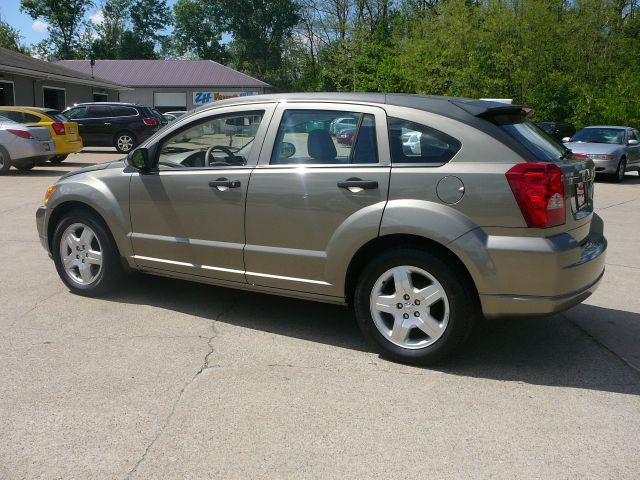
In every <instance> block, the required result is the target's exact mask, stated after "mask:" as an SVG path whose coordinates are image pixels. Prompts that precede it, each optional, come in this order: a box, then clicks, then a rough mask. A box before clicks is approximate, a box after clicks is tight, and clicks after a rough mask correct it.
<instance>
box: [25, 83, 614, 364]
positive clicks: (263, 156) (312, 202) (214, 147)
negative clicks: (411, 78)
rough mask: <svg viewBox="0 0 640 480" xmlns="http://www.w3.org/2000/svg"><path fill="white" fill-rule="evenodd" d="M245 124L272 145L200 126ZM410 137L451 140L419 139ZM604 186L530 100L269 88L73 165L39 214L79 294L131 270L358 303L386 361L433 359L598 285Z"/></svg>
mask: <svg viewBox="0 0 640 480" xmlns="http://www.w3.org/2000/svg"><path fill="white" fill-rule="evenodd" d="M345 117H352V118H356V119H357V123H356V125H357V126H358V127H357V129H356V131H355V134H354V136H355V141H354V146H353V147H352V148H350V149H348V150H343V151H339V150H338V149H337V148H336V146H335V143H334V139H333V138H332V136H331V133H330V129H329V126H330V124H331V121H333V120H335V119H337V118H345ZM229 124H231V125H237V124H242V125H247V124H249V125H252V126H255V128H253V129H252V130H253V131H254V132H255V133H254V136H253V137H250V136H244V135H243V136H239V135H236V136H234V137H232V138H230V137H227V136H225V135H224V134H223V133H215V134H211V135H205V136H197V135H192V134H191V133H190V132H191V131H193V130H198V129H202V128H203V125H206V126H207V130H208V131H211V132H221V131H223V130H224V126H225V125H229ZM301 124H306V125H310V124H314V125H324V126H325V128H324V129H322V128H317V129H314V130H311V131H308V132H300V131H299V129H298V127H297V126H299V125H301ZM409 131H413V132H421V134H422V137H424V138H431V139H437V142H432V141H431V140H430V141H429V142H426V141H425V142H424V143H421V145H420V146H421V148H420V152H419V153H414V152H412V151H410V149H409V150H406V149H405V148H404V147H403V135H404V133H406V132H409ZM185 137H186V138H191V137H196V138H195V140H193V141H184V140H183V139H184V138H185ZM392 167H393V168H392ZM249 178H250V179H251V181H249ZM593 179H594V170H593V162H592V161H591V160H590V159H588V158H586V157H575V158H574V157H573V156H572V155H571V154H570V152H569V151H568V150H567V149H565V148H563V146H562V145H561V144H559V143H556V142H552V141H550V140H549V139H548V137H547V136H546V135H544V134H543V133H542V132H541V131H540V130H539V129H538V128H537V127H535V126H534V125H533V124H531V123H529V122H528V121H527V117H526V110H524V109H523V108H522V107H520V106H516V105H505V104H502V103H497V102H485V101H479V100H468V99H456V98H445V97H421V96H407V95H391V94H387V95H382V94H364V95H363V94H335V93H332V94H288V95H283V94H278V95H263V96H252V97H250V98H246V97H244V98H241V99H234V100H226V101H220V102H216V103H215V104H213V105H207V106H205V107H201V108H199V109H198V111H197V112H195V113H193V114H191V115H189V116H186V117H184V118H182V119H179V120H178V121H176V122H174V123H173V124H171V125H169V126H168V127H167V128H165V129H163V130H161V131H160V132H158V133H157V134H156V135H154V136H153V137H151V138H150V139H149V140H147V141H146V142H145V143H144V144H142V145H141V146H140V147H138V148H137V149H136V150H134V151H133V152H131V153H130V154H129V155H128V156H127V158H125V159H122V160H119V161H116V162H112V163H109V164H102V165H95V166H91V167H88V168H85V169H80V170H77V171H74V172H71V173H68V174H67V175H65V176H64V177H62V178H61V179H60V180H58V181H57V182H56V183H55V184H54V185H52V186H51V187H50V188H49V189H48V190H47V192H46V195H45V199H44V205H43V206H42V207H40V208H39V209H38V211H37V214H36V221H37V226H38V232H39V235H40V239H41V242H42V245H43V246H44V248H46V249H47V251H49V252H50V254H51V256H52V258H53V260H54V262H55V266H56V269H57V271H58V273H59V275H60V278H61V279H62V281H63V282H64V283H65V284H66V286H67V287H68V288H69V289H70V290H71V291H72V292H75V293H77V294H80V295H87V296H94V295H100V294H103V293H105V292H106V291H108V290H110V289H112V288H114V287H116V286H118V285H120V284H121V275H122V274H123V269H124V268H125V267H126V268H127V269H132V270H138V271H142V272H147V273H151V274H157V275H163V276H169V277H175V278H181V279H187V280H193V281H196V282H206V283H210V284H215V285H223V286H227V287H233V288H242V289H246V290H254V291H260V292H267V293H273V294H278V295H285V296H292V297H298V298H304V299H309V300H317V301H323V302H332V303H337V304H349V305H352V306H353V307H354V309H355V315H356V318H357V320H358V323H359V325H360V327H361V329H362V331H363V332H364V335H365V336H366V337H367V338H368V339H369V340H370V341H371V342H372V344H373V345H374V346H375V347H376V348H377V349H378V350H379V351H380V352H382V353H383V354H384V355H385V356H387V357H389V358H391V359H394V360H399V361H403V362H408V363H415V364H425V363H429V362H433V361H436V360H438V359H441V358H443V357H445V356H446V355H448V354H449V353H451V352H453V351H454V350H456V349H457V348H459V347H460V346H461V345H462V343H463V342H464V340H465V339H466V338H467V336H468V335H469V333H470V332H471V329H472V328H473V325H474V323H475V322H476V321H477V320H478V319H479V318H480V317H481V315H484V316H485V317H488V318H493V317H502V316H519V315H541V314H548V313H551V312H557V311H561V310H564V309H567V308H569V307H571V306H572V305H575V304H578V303H580V302H582V301H583V300H584V299H585V298H587V297H588V296H589V295H590V294H591V293H592V292H593V291H594V290H595V289H596V287H597V285H598V283H599V282H600V279H601V278H602V276H603V274H604V265H605V263H604V261H605V250H606V246H607V242H606V240H605V237H604V235H603V222H602V220H601V219H600V218H599V217H598V216H597V215H596V214H595V213H594V212H593V191H594V189H593ZM523 272H524V273H526V274H523Z"/></svg>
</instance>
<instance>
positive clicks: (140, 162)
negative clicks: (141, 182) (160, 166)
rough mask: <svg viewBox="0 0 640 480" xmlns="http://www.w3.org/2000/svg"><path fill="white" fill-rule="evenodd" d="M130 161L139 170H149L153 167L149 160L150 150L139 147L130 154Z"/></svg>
mask: <svg viewBox="0 0 640 480" xmlns="http://www.w3.org/2000/svg"><path fill="white" fill-rule="evenodd" d="M129 163H131V165H133V166H134V167H135V168H137V169H138V170H149V169H150V168H151V164H150V160H149V150H147V149H146V148H144V147H138V148H136V149H135V150H134V151H132V152H131V153H130V154H129Z"/></svg>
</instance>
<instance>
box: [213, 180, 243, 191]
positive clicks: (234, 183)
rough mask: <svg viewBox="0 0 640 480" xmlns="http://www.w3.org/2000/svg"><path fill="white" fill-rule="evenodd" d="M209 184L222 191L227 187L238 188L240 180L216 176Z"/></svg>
mask: <svg viewBox="0 0 640 480" xmlns="http://www.w3.org/2000/svg"><path fill="white" fill-rule="evenodd" d="M209 186H210V187H213V188H217V189H218V190H220V191H221V192H224V191H225V190H227V189H228V188H239V187H240V180H229V179H228V178H218V179H217V180H214V181H213V182H209Z"/></svg>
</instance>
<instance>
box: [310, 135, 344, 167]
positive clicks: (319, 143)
mask: <svg viewBox="0 0 640 480" xmlns="http://www.w3.org/2000/svg"><path fill="white" fill-rule="evenodd" d="M307 151H308V152H309V156H311V157H313V158H315V159H316V160H319V161H321V162H325V163H330V162H333V161H334V160H335V159H336V157H337V156H338V152H337V150H336V146H335V144H334V143H333V139H332V138H331V135H329V132H327V131H326V130H312V131H311V132H309V137H308V138H307Z"/></svg>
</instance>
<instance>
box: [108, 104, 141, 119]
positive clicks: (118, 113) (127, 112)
mask: <svg viewBox="0 0 640 480" xmlns="http://www.w3.org/2000/svg"><path fill="white" fill-rule="evenodd" d="M111 111H112V115H113V116H114V117H131V116H135V115H137V114H138V111H137V110H136V109H135V108H133V107H120V106H118V107H111Z"/></svg>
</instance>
